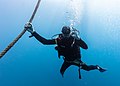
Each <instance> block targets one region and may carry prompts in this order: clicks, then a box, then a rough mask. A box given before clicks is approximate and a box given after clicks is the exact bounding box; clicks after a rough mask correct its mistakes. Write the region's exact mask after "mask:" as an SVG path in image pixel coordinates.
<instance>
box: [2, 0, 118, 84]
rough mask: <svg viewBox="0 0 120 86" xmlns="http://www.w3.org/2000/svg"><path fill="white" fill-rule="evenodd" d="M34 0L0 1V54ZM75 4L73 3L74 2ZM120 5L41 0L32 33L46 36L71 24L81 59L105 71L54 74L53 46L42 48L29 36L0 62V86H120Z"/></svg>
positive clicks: (102, 0)
mask: <svg viewBox="0 0 120 86" xmlns="http://www.w3.org/2000/svg"><path fill="white" fill-rule="evenodd" d="M36 2H37V0H1V1H0V11H1V12H0V32H1V33H0V52H1V51H2V50H3V49H4V48H5V47H6V46H7V45H8V44H9V43H10V42H12V40H13V39H14V38H15V37H17V35H18V34H19V33H20V32H21V31H22V30H23V27H24V24H25V23H26V22H27V21H28V20H29V18H30V16H31V14H32V12H33V9H34V7H35V4H36ZM75 2H77V3H75ZM119 4H120V1H119V0H42V1H41V4H40V7H39V9H38V12H37V14H36V16H35V18H34V21H33V26H34V28H35V30H36V31H37V32H38V33H39V34H41V35H42V36H44V37H46V38H51V37H52V36H53V35H54V34H57V33H60V31H61V27H62V26H63V25H72V26H74V27H75V28H77V29H78V30H79V31H80V37H81V38H82V39H83V40H84V41H85V42H86V43H87V44H88V47H89V49H88V50H83V49H81V52H82V60H83V61H84V62H86V63H87V64H98V65H100V66H102V67H104V68H106V69H107V70H108V71H107V72H104V73H100V72H99V71H97V70H96V71H90V72H87V71H84V70H81V75H82V79H81V80H79V79H78V68H77V67H75V66H71V67H70V68H69V69H68V70H67V71H66V72H65V76H64V78H62V76H61V75H60V73H59V69H60V67H61V65H62V62H63V59H62V58H61V59H58V57H57V52H56V51H55V50H54V47H55V46H54V45H50V46H47V45H42V44H41V43H39V42H38V41H37V40H36V39H35V38H29V37H28V36H29V35H30V34H29V33H28V32H26V33H25V34H24V35H23V37H22V38H21V39H20V40H19V41H18V42H17V43H16V44H15V46H14V47H13V48H12V49H11V50H9V51H8V53H7V54H6V55H5V56H4V57H3V58H2V59H0V86H120V74H119V73H120V67H119V66H120V52H119V50H120V46H119V44H120V37H119V34H120V11H119V9H120V5H119Z"/></svg>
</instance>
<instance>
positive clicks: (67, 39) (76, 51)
mask: <svg viewBox="0 0 120 86" xmlns="http://www.w3.org/2000/svg"><path fill="white" fill-rule="evenodd" d="M24 27H25V28H26V29H27V31H28V32H30V33H31V36H30V37H32V36H34V37H35V38H36V39H37V40H38V41H39V42H41V43H42V44H44V45H53V44H56V45H57V46H56V47H55V49H56V50H57V51H58V57H59V58H60V56H62V57H63V59H64V62H63V64H62V67H61V69H60V73H61V74H62V76H63V75H64V72H65V71H66V69H67V68H68V67H70V66H71V65H75V66H78V67H79V69H78V71H79V78H80V79H81V74H80V69H83V70H86V71H90V70H95V69H96V70H99V71H100V72H104V71H106V69H103V68H101V67H100V66H98V65H87V64H85V63H84V62H82V60H81V53H80V48H83V49H88V46H87V44H86V43H85V42H84V41H83V40H82V39H81V38H80V37H78V35H77V33H76V32H75V29H74V31H72V30H71V28H70V27H69V26H63V28H62V30H61V32H62V33H61V34H59V35H58V37H57V38H53V39H46V38H44V37H42V36H41V35H39V34H38V33H37V32H36V31H35V30H34V29H33V27H32V24H31V23H29V22H28V23H27V24H25V26H24Z"/></svg>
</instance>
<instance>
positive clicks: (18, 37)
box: [0, 0, 41, 58]
mask: <svg viewBox="0 0 120 86" xmlns="http://www.w3.org/2000/svg"><path fill="white" fill-rule="evenodd" d="M40 2H41V0H38V2H37V5H36V7H35V9H34V11H33V13H32V16H31V18H30V20H29V22H30V23H32V21H33V19H34V17H35V14H36V12H37V9H38V7H39V4H40ZM26 30H27V29H26V28H24V30H23V31H22V32H21V33H20V34H19V35H18V36H17V37H16V38H15V39H14V40H13V41H12V42H11V43H10V44H9V45H8V46H7V47H6V48H5V49H4V50H3V51H2V52H1V53H0V58H2V57H3V56H4V55H5V54H6V53H7V51H8V50H10V49H11V47H12V46H14V44H15V43H16V42H17V41H18V40H19V39H20V38H21V37H22V36H23V34H24V33H25V32H26Z"/></svg>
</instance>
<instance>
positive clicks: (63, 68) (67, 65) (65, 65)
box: [60, 61, 71, 76]
mask: <svg viewBox="0 0 120 86" xmlns="http://www.w3.org/2000/svg"><path fill="white" fill-rule="evenodd" d="M70 65H71V64H70V63H68V62H65V61H64V63H63V64H62V67H61V69H60V73H61V74H62V76H63V75H64V72H65V70H66V69H67V68H68V67H69V66H70Z"/></svg>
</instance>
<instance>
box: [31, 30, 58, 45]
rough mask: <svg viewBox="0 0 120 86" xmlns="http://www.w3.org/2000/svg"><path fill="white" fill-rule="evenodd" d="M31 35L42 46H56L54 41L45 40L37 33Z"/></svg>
mask: <svg viewBox="0 0 120 86" xmlns="http://www.w3.org/2000/svg"><path fill="white" fill-rule="evenodd" d="M32 35H33V36H34V37H35V38H36V39H37V40H38V41H39V42H41V43H42V44H45V45H52V44H56V42H55V39H50V40H48V39H45V38H44V37H42V36H40V35H39V34H38V33H37V32H33V33H32Z"/></svg>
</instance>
